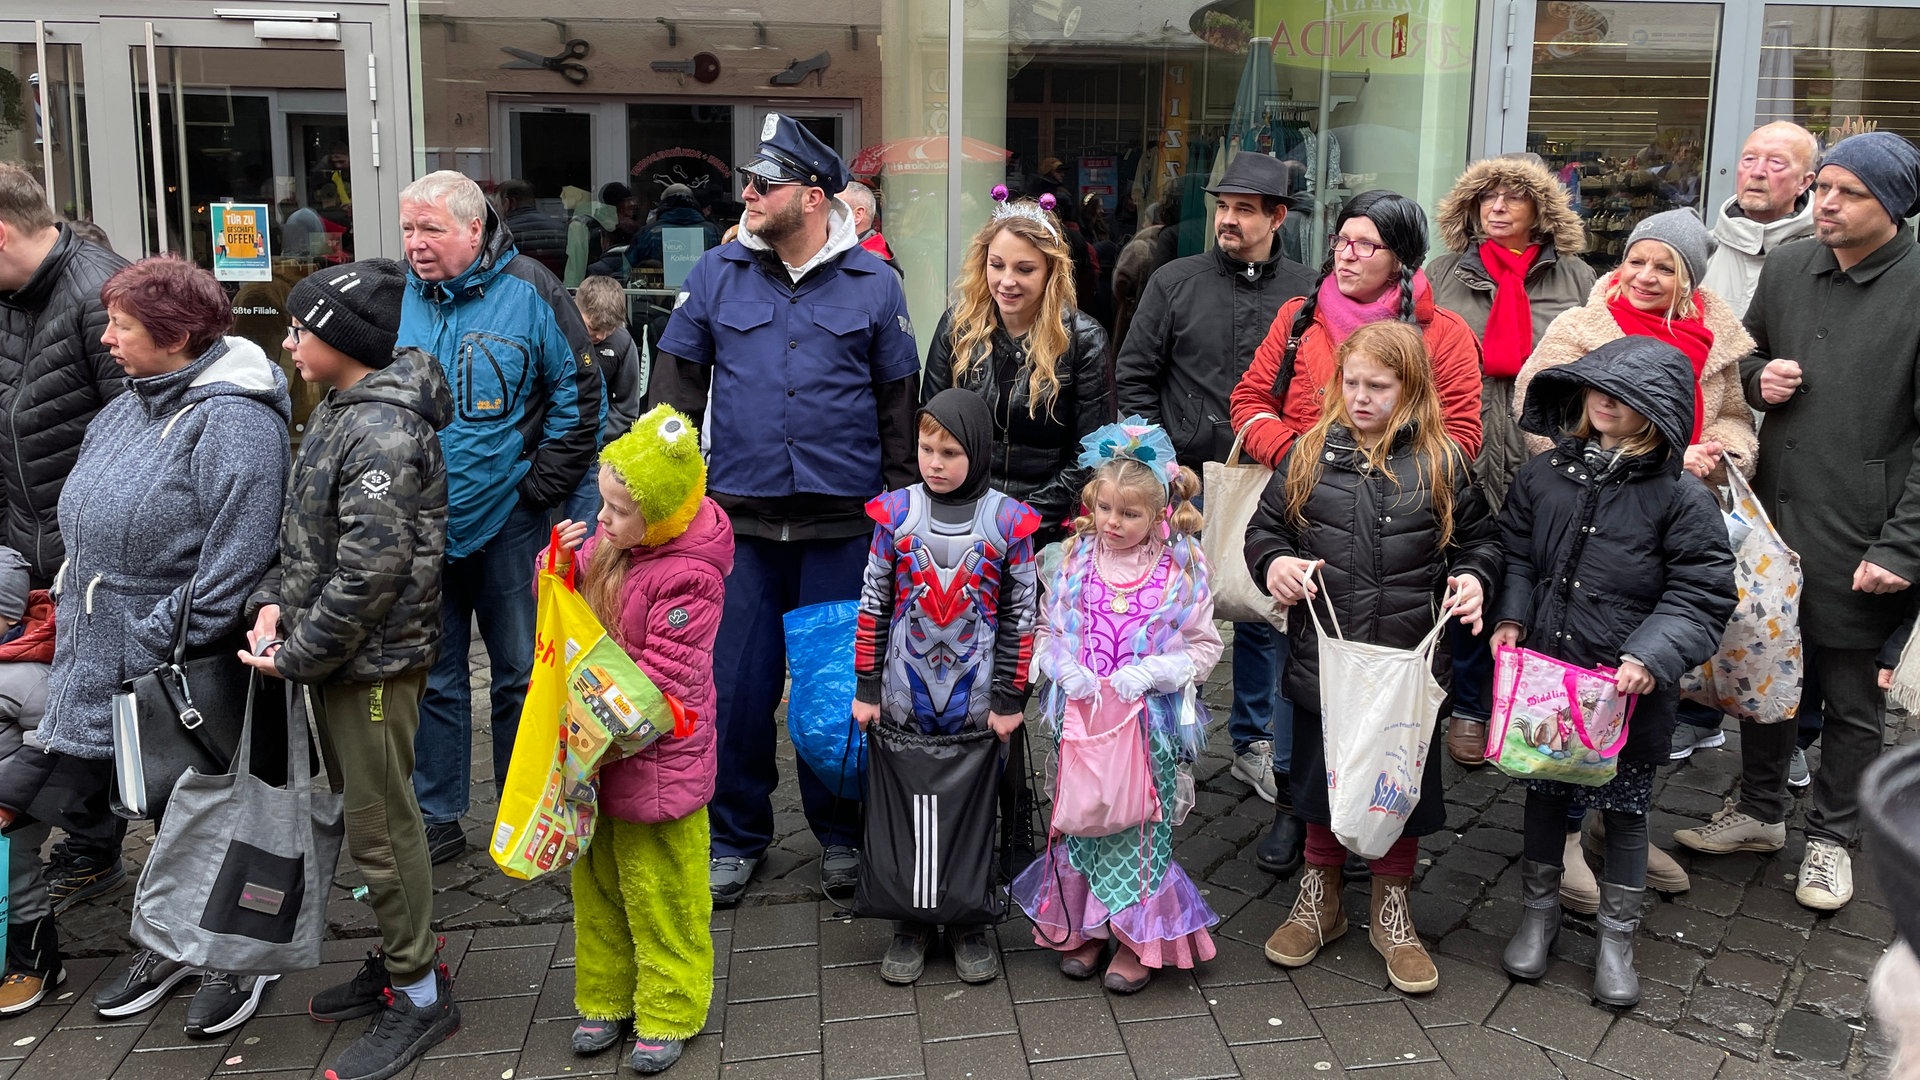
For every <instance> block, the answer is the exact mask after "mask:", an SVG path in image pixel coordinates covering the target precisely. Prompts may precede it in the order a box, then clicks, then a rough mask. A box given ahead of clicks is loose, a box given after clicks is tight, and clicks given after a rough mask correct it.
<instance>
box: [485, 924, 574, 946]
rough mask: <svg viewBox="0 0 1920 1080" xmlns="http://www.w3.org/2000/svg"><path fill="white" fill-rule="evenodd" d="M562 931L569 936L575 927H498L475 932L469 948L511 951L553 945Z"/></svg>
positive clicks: (556, 925)
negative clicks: (528, 946) (527, 946)
mask: <svg viewBox="0 0 1920 1080" xmlns="http://www.w3.org/2000/svg"><path fill="white" fill-rule="evenodd" d="M562 931H565V932H566V933H568V934H571V933H572V932H573V927H572V925H570V924H567V923H533V924H530V925H527V926H497V927H489V928H487V929H485V930H475V931H474V932H473V940H472V944H471V945H469V946H468V947H469V948H470V949H473V950H475V951H479V950H482V949H511V948H517V947H519V946H524V945H553V944H556V943H558V942H559V940H560V935H561V933H562Z"/></svg>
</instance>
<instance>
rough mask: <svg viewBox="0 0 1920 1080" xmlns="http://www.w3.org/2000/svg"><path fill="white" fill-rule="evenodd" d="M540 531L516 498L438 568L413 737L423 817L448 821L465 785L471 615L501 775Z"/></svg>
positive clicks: (542, 521) (519, 691)
mask: <svg viewBox="0 0 1920 1080" xmlns="http://www.w3.org/2000/svg"><path fill="white" fill-rule="evenodd" d="M547 536H548V526H547V514H546V511H544V510H542V509H541V508H539V507H536V506H530V505H528V504H526V503H524V502H523V503H520V504H519V505H517V506H515V507H514V508H513V512H512V513H511V514H509V515H507V521H506V524H504V525H502V526H500V531H499V533H497V534H496V535H495V536H494V538H493V539H491V540H489V541H487V543H486V546H484V547H482V548H480V549H479V550H478V551H475V552H473V553H472V554H470V555H468V556H467V557H466V558H464V559H450V560H448V562H447V565H446V570H445V572H444V573H443V574H442V575H441V585H440V655H439V656H438V657H437V658H435V660H434V662H433V667H432V669H431V670H429V671H428V673H427V691H426V694H425V695H424V696H423V697H422V698H421V700H420V731H419V734H417V735H416V736H415V737H414V740H413V749H414V768H413V790H414V793H415V794H417V795H418V796H419V797H420V816H421V817H423V818H425V819H426V821H427V823H428V824H430V825H438V824H442V823H445V822H449V821H458V820H460V818H461V816H462V815H464V814H465V813H466V812H467V805H468V802H469V795H470V793H471V788H472V786H473V775H472V774H473V684H472V679H471V677H470V676H469V674H468V667H467V652H468V650H469V647H470V646H471V644H472V640H473V634H472V625H473V620H474V618H475V616H478V617H479V620H480V637H481V639H482V640H484V641H485V642H486V643H487V656H488V658H489V659H490V660H491V661H492V663H493V678H492V683H491V686H490V692H489V699H488V705H489V715H490V716H491V717H492V720H493V782H494V785H495V787H496V788H498V786H499V785H500V783H501V782H502V781H503V780H505V779H506V775H507V762H508V761H509V760H510V759H511V758H512V757H513V736H514V733H515V732H517V731H518V730H519V729H520V706H521V705H522V704H523V703H524V702H525V701H526V700H527V680H528V679H530V678H532V676H533V623H534V616H535V612H536V605H535V602H534V593H533V565H534V560H535V559H536V558H537V557H538V556H539V554H540V550H541V549H542V548H544V547H545V546H546V543H547Z"/></svg>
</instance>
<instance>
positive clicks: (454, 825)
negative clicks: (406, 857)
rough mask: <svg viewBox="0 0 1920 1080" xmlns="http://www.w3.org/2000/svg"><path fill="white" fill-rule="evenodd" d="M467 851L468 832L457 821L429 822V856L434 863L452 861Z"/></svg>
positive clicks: (437, 864) (436, 864)
mask: <svg viewBox="0 0 1920 1080" xmlns="http://www.w3.org/2000/svg"><path fill="white" fill-rule="evenodd" d="M466 853H467V832H466V830H465V829H462V828H461V827H460V823H459V822H457V821H429V822H427V858H429V859H431V860H433V865H435V866H439V865H440V864H441V863H446V862H452V861H453V860H455V859H457V858H459V857H460V856H462V855H465V854H466Z"/></svg>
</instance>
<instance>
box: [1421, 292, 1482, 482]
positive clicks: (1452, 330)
mask: <svg viewBox="0 0 1920 1080" xmlns="http://www.w3.org/2000/svg"><path fill="white" fill-rule="evenodd" d="M1426 336H1427V351H1428V352H1430V353H1432V354H1433V382H1434V386H1435V388H1436V389H1438V390H1439V392H1440V412H1441V415H1442V416H1443V417H1444V418H1445V421H1446V425H1447V434H1448V435H1450V436H1452V437H1453V441H1454V442H1455V443H1458V444H1459V446H1460V450H1461V452H1462V453H1464V454H1466V456H1467V460H1468V461H1472V460H1473V459H1475V458H1477V457H1479V456H1480V440H1481V432H1480V343H1479V342H1478V341H1476V340H1475V339H1474V336H1473V330H1472V329H1471V328H1469V327H1468V326H1467V323H1466V320H1464V319H1462V318H1461V317H1460V316H1458V315H1456V314H1454V313H1453V312H1451V311H1447V310H1445V309H1441V310H1438V311H1435V312H1434V317H1433V322H1432V323H1431V324H1430V325H1428V327H1427V335H1426Z"/></svg>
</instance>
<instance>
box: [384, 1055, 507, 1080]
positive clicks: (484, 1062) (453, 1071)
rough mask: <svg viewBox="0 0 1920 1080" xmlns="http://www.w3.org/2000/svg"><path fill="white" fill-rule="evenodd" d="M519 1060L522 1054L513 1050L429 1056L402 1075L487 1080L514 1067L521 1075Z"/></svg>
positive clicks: (426, 1079) (422, 1078)
mask: <svg viewBox="0 0 1920 1080" xmlns="http://www.w3.org/2000/svg"><path fill="white" fill-rule="evenodd" d="M519 1060H520V1055H518V1054H516V1053H512V1052H507V1053H498V1054H476V1055H473V1056H471V1057H450V1058H428V1059H426V1060H424V1061H422V1062H420V1063H419V1065H418V1066H416V1067H415V1068H414V1069H412V1070H411V1071H410V1072H405V1073H401V1074H400V1075H401V1076H411V1077H412V1078H413V1080H485V1078H491V1077H496V1076H499V1075H500V1074H502V1073H504V1072H506V1071H507V1070H509V1069H514V1074H513V1075H515V1076H519V1075H520V1073H519V1070H518V1069H517V1068H515V1066H516V1065H517V1064H518V1063H519Z"/></svg>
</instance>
